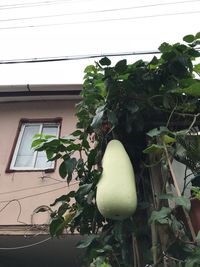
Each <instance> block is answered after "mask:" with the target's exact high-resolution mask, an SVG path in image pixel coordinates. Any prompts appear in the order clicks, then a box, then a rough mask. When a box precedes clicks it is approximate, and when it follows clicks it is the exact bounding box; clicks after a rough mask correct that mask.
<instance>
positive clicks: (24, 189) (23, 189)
mask: <svg viewBox="0 0 200 267" xmlns="http://www.w3.org/2000/svg"><path fill="white" fill-rule="evenodd" d="M52 179H53V178H52ZM60 183H66V181H65V180H64V181H59V182H57V183H52V184H47V185H39V186H32V187H26V188H22V189H17V190H13V191H6V192H0V195H6V194H12V193H17V192H21V191H26V190H30V189H36V188H43V187H46V186H52V185H57V184H60ZM78 183H79V182H74V183H70V186H72V185H75V184H78ZM0 202H1V201H0Z"/></svg>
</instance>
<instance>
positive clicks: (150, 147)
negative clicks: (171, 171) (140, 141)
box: [143, 144, 164, 154]
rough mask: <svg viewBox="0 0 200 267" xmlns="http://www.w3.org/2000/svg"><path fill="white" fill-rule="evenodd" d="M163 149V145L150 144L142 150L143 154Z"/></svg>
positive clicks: (158, 151)
mask: <svg viewBox="0 0 200 267" xmlns="http://www.w3.org/2000/svg"><path fill="white" fill-rule="evenodd" d="M163 151H164V147H163V146H161V145H156V144H152V145H150V146H148V147H147V148H146V149H144V150H143V153H144V154H150V153H161V152H163Z"/></svg>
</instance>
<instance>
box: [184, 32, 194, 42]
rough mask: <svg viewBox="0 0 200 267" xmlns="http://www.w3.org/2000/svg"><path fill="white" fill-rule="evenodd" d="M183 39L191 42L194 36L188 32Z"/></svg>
mask: <svg viewBox="0 0 200 267" xmlns="http://www.w3.org/2000/svg"><path fill="white" fill-rule="evenodd" d="M183 41H185V42H186V43H192V42H194V41H195V37H194V35H192V34H188V35H186V36H184V37H183Z"/></svg>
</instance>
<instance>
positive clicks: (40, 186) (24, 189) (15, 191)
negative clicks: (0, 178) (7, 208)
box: [0, 181, 66, 195]
mask: <svg viewBox="0 0 200 267" xmlns="http://www.w3.org/2000/svg"><path fill="white" fill-rule="evenodd" d="M60 183H66V181H60V182H57V183H52V184H46V185H39V186H32V187H26V188H22V189H17V190H13V191H6V192H0V195H6V194H12V193H17V192H21V191H26V190H30V189H36V188H43V187H46V186H52V185H56V184H60Z"/></svg>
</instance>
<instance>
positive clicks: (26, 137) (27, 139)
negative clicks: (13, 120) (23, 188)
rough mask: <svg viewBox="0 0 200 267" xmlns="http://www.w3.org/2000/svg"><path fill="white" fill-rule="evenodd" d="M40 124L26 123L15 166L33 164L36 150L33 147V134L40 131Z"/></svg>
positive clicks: (29, 165)
mask: <svg viewBox="0 0 200 267" xmlns="http://www.w3.org/2000/svg"><path fill="white" fill-rule="evenodd" d="M39 129H40V126H39V125H26V126H25V128H24V132H23V135H22V138H21V142H20V146H19V149H18V153H17V157H16V161H15V164H14V166H15V167H31V166H33V155H34V151H33V149H31V144H32V141H33V136H34V135H35V134H36V133H39Z"/></svg>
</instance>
